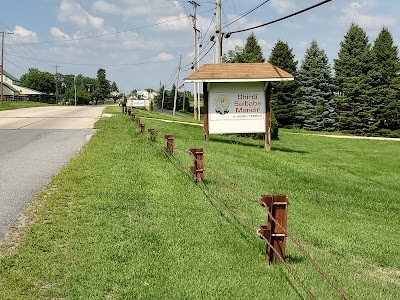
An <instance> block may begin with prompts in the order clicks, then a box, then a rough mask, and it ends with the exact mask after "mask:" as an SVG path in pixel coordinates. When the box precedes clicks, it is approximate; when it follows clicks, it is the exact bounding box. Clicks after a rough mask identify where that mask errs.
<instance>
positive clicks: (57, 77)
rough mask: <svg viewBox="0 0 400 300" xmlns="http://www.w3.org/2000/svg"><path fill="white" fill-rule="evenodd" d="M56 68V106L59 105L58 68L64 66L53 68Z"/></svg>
mask: <svg viewBox="0 0 400 300" xmlns="http://www.w3.org/2000/svg"><path fill="white" fill-rule="evenodd" d="M52 67H54V68H56V104H58V68H61V67H62V66H58V65H55V66H52Z"/></svg>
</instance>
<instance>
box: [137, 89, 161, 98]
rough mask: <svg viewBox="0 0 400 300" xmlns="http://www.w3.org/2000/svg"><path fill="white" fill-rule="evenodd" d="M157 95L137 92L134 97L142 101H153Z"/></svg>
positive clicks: (155, 93)
mask: <svg viewBox="0 0 400 300" xmlns="http://www.w3.org/2000/svg"><path fill="white" fill-rule="evenodd" d="M157 95H158V93H157V92H148V91H137V92H136V96H137V97H138V98H140V99H143V100H154V98H155V97H156V96H157Z"/></svg>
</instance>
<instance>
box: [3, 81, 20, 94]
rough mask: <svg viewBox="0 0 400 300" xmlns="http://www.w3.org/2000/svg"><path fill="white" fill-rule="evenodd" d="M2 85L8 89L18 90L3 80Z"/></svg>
mask: <svg viewBox="0 0 400 300" xmlns="http://www.w3.org/2000/svg"><path fill="white" fill-rule="evenodd" d="M4 86H5V87H7V88H8V89H9V90H10V91H12V92H14V93H15V92H17V93H18V92H19V91H18V90H16V89H15V88H14V87H13V86H12V85H9V84H8V83H6V82H4Z"/></svg>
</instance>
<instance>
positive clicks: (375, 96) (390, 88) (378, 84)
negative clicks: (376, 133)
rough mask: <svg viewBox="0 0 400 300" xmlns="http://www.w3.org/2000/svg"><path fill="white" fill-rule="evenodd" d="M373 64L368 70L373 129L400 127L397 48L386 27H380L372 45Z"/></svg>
mask: <svg viewBox="0 0 400 300" xmlns="http://www.w3.org/2000/svg"><path fill="white" fill-rule="evenodd" d="M372 59H373V66H372V69H371V71H370V72H369V79H370V85H371V91H370V95H371V99H372V101H373V102H372V103H373V109H372V111H373V116H374V121H375V124H374V129H375V128H379V129H382V128H383V129H390V130H396V129H400V127H399V124H400V123H399V122H400V121H399V119H400V107H399V103H398V102H399V91H398V90H396V87H395V85H396V78H398V76H399V75H398V74H399V73H398V72H399V69H398V68H399V57H398V48H397V46H395V45H394V42H393V37H392V35H391V33H390V32H389V30H388V29H387V28H385V27H384V28H382V30H381V32H380V34H379V36H378V37H377V39H376V40H375V42H374V45H373V47H372Z"/></svg>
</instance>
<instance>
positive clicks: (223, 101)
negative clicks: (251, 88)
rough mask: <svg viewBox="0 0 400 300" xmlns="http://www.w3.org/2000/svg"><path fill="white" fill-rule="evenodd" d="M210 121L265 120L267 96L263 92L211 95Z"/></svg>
mask: <svg viewBox="0 0 400 300" xmlns="http://www.w3.org/2000/svg"><path fill="white" fill-rule="evenodd" d="M210 98H211V99H210V100H211V103H210V104H211V105H210V106H211V107H210V112H209V113H210V120H212V121H219V120H255V119H263V118H264V113H265V103H264V102H265V96H264V94H263V92H244V93H240V92H236V93H211V97H210Z"/></svg>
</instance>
